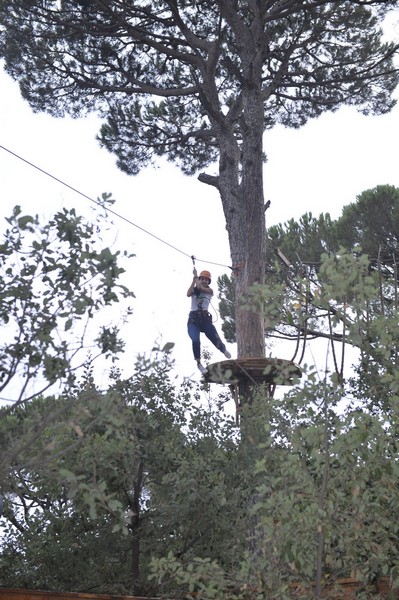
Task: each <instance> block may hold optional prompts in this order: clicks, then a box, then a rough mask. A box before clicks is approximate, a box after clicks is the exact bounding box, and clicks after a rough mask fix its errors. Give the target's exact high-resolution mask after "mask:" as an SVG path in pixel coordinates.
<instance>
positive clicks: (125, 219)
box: [0, 144, 233, 270]
mask: <svg viewBox="0 0 399 600" xmlns="http://www.w3.org/2000/svg"><path fill="white" fill-rule="evenodd" d="M0 148H1V149H2V150H5V152H8V153H9V154H11V155H12V156H14V157H15V158H17V159H18V160H21V161H22V162H24V163H26V164H27V165H29V166H30V167H33V168H34V169H36V170H37V171H40V172H41V173H43V175H46V176H47V177H50V178H51V179H54V181H57V182H58V183H60V184H61V185H63V186H65V187H67V188H69V189H70V190H72V191H73V192H75V193H76V194H79V195H80V196H83V198H86V199H87V200H90V202H93V203H94V204H97V205H98V206H100V207H101V208H103V209H104V210H106V211H108V212H109V213H112V214H113V215H114V216H115V217H118V218H119V219H122V221H125V222H126V223H128V224H129V225H133V227H136V228H137V229H140V231H143V232H144V233H146V234H147V235H150V236H151V237H153V238H155V239H156V240H158V242H161V243H162V244H165V245H166V246H169V248H172V249H173V250H176V252H180V254H183V255H184V256H187V257H188V258H191V259H192V260H193V262H194V260H199V261H200V262H203V263H206V264H209V265H217V266H219V267H226V268H227V269H232V270H233V267H231V266H229V265H224V264H221V263H217V262H212V261H210V260H203V259H198V258H196V257H194V256H193V255H191V254H187V253H186V252H184V251H183V250H180V248H177V247H176V246H173V245H172V244H170V243H169V242H166V241H165V240H163V239H162V238H160V237H158V236H157V235H155V234H154V233H151V232H150V231H148V230H147V229H144V227H141V226H140V225H137V224H136V223H134V222H133V221H131V220H130V219H128V218H127V217H124V216H123V215H121V214H119V213H117V212H116V211H114V210H112V208H108V207H107V206H104V205H103V204H101V202H99V201H98V200H94V199H93V198H91V197H90V196H88V195H87V194H84V193H83V192H81V191H80V190H78V189H76V188H74V187H73V186H72V185H69V183H66V182H65V181H62V179H59V178H58V177H56V176H55V175H52V174H51V173H49V172H48V171H46V170H45V169H42V168H40V167H38V166H37V165H35V164H34V163H32V162H30V161H29V160H27V159H26V158H23V157H22V156H20V155H19V154H17V153H16V152H13V151H12V150H10V149H9V148H6V147H5V146H2V145H1V144H0Z"/></svg>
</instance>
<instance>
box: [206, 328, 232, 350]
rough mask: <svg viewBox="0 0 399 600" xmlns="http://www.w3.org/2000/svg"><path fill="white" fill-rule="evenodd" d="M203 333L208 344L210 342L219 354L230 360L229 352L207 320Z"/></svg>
mask: <svg viewBox="0 0 399 600" xmlns="http://www.w3.org/2000/svg"><path fill="white" fill-rule="evenodd" d="M203 332H204V333H205V335H206V337H207V338H208V340H209V341H210V342H212V344H213V345H214V346H215V347H216V348H217V349H218V350H220V352H223V354H224V355H225V356H226V357H227V358H231V354H230V352H229V351H228V350H227V348H226V345H225V344H224V343H223V341H222V340H221V339H220V336H219V334H218V332H217V331H216V327H215V326H214V325H213V323H212V321H211V320H208V321H207V322H206V323H204V327H203Z"/></svg>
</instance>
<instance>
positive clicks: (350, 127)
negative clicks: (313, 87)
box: [0, 69, 399, 378]
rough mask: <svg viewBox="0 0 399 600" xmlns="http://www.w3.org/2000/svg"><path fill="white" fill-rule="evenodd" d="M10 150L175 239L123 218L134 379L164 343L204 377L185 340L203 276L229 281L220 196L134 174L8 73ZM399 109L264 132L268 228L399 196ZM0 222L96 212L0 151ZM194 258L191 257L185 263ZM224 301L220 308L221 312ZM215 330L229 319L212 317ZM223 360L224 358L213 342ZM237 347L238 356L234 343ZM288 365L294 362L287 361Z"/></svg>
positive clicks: (5, 107) (180, 179)
mask: <svg viewBox="0 0 399 600" xmlns="http://www.w3.org/2000/svg"><path fill="white" fill-rule="evenodd" d="M0 91H1V93H0V146H4V147H6V148H8V149H9V150H11V151H12V152H14V153H16V154H18V155H20V156H22V157H23V158H25V159H27V160H28V161H30V162H32V163H34V164H35V165H37V166H38V167H40V168H42V169H44V170H46V171H48V172H49V173H51V174H52V175H54V176H55V177H57V178H59V179H61V180H63V181H65V182H66V183H68V184H69V185H71V186H73V187H74V188H77V189H79V190H80V191H81V192H82V193H84V194H87V195H88V196H90V197H92V198H94V199H95V198H97V197H98V196H100V195H101V194H102V193H103V192H112V194H113V196H114V198H115V199H116V204H115V205H114V210H115V211H116V212H118V213H120V214H121V215H123V216H124V217H126V218H127V219H129V220H131V221H132V222H133V223H135V224H136V225H138V226H139V227H141V228H143V229H146V230H148V231H149V232H151V233H152V234H153V235H155V236H158V237H159V238H161V239H163V240H165V241H166V242H168V243H169V244H171V245H172V246H174V247H175V248H177V249H178V250H175V249H173V248H170V247H169V246H167V245H165V244H163V243H161V242H159V241H158V240H156V239H154V238H153V237H151V236H150V235H148V234H146V233H144V232H142V231H141V230H140V229H138V228H135V227H133V226H132V225H129V224H128V223H126V222H124V221H123V220H119V219H117V218H116V217H114V218H113V221H114V223H115V227H116V230H117V233H118V240H117V243H118V245H119V246H120V247H121V248H123V249H126V250H128V251H130V252H133V253H135V254H136V258H133V259H132V260H131V262H130V263H129V267H128V277H129V282H130V286H131V288H132V289H133V291H134V292H135V294H136V297H137V298H136V299H135V300H133V302H132V305H133V307H134V316H133V318H132V320H131V322H130V325H129V326H128V328H127V329H126V341H127V355H126V357H125V358H124V361H123V363H122V366H123V369H124V374H125V375H126V376H128V375H129V374H130V373H131V369H132V364H133V360H134V356H135V354H136V353H137V352H140V353H142V352H148V351H150V350H151V348H152V346H153V344H154V342H156V341H158V342H159V343H161V344H163V343H166V342H169V341H173V342H175V343H176V348H175V352H174V357H175V359H176V371H177V373H178V374H179V375H180V376H182V377H184V376H187V377H189V376H194V377H195V378H199V375H200V374H199V372H198V371H197V369H196V368H195V363H194V361H193V359H192V353H191V342H190V340H189V338H188V336H187V333H186V321H187V314H188V311H189V299H188V298H187V297H186V291H187V288H188V286H189V284H190V281H191V277H192V266H193V265H192V261H191V259H190V258H189V256H191V255H194V256H196V257H197V259H198V261H197V267H198V268H199V269H204V268H206V269H208V270H210V271H211V272H212V275H213V280H214V282H215V285H214V289H215V290H216V289H217V288H216V279H217V277H218V276H219V275H221V274H223V273H226V272H230V271H229V269H227V268H225V267H219V266H215V265H212V264H209V262H208V261H210V262H211V263H220V264H222V265H230V258H229V250H228V243H227V233H226V230H225V224H224V218H223V213H222V207H221V202H220V200H219V198H218V195H217V193H216V191H215V190H214V189H213V188H211V187H209V186H205V185H204V184H201V183H199V182H198V181H197V179H196V178H195V177H191V178H189V177H186V176H184V175H182V174H181V173H180V172H179V171H178V169H176V168H175V167H173V166H172V165H169V164H166V163H162V165H160V166H159V168H157V169H152V168H151V169H146V170H145V171H144V172H142V173H141V174H140V175H138V176H136V177H128V176H126V175H124V174H123V173H121V172H120V171H118V169H117V168H116V166H115V159H114V157H113V156H112V155H110V154H109V153H108V152H107V151H106V150H103V149H101V148H100V147H99V144H98V143H97V142H96V140H95V135H96V133H97V132H98V129H99V125H100V122H99V121H98V120H97V119H96V118H95V117H92V118H87V119H85V120H73V119H70V118H65V119H54V118H52V117H50V116H48V115H45V114H34V113H33V112H32V111H31V109H30V107H29V105H28V104H27V103H26V102H24V101H23V100H22V99H21V97H20V94H19V90H18V85H17V84H16V83H15V82H13V80H11V78H10V77H8V76H7V75H6V74H5V73H3V72H2V71H1V69H0ZM398 133H399V107H396V108H395V109H394V110H393V111H392V113H390V114H389V115H384V116H380V117H364V116H362V115H359V114H358V113H356V111H355V110H354V109H350V108H343V109H341V110H340V111H339V112H337V113H335V114H325V115H323V116H321V117H320V118H318V119H317V120H314V121H311V122H309V123H308V124H307V125H306V126H305V127H303V128H301V129H299V130H288V129H284V128H282V127H276V128H275V129H274V130H272V131H270V132H267V133H266V134H265V151H266V154H267V156H268V162H267V164H266V165H265V177H264V181H265V198H266V199H270V200H271V206H270V208H269V210H268V211H267V214H266V216H267V225H272V224H276V223H279V222H284V221H287V220H288V219H290V218H298V217H300V216H301V215H302V214H304V213H305V212H308V211H311V212H312V213H313V214H314V215H318V214H320V213H321V212H329V213H330V214H331V215H332V217H333V218H336V217H338V216H339V215H340V213H341V210H342V207H343V206H345V205H346V204H349V203H351V202H354V201H355V200H356V196H357V195H358V194H360V193H361V192H362V191H364V190H366V189H369V188H372V187H375V186H376V185H380V184H391V185H395V186H398V187H399V168H398V167H399V165H398V161H399V153H398V151H397V139H398ZM0 175H1V186H0V194H1V196H0V218H1V221H2V222H3V223H4V220H3V218H4V217H6V216H8V215H9V214H10V212H11V210H12V208H13V206H14V205H16V204H20V205H21V206H22V208H23V210H24V211H26V212H34V213H39V214H43V215H48V214H52V213H53V212H54V211H55V210H57V209H59V208H60V207H62V206H66V207H71V206H74V207H76V209H77V210H78V211H79V212H81V213H83V214H89V213H90V211H91V209H92V204H91V203H90V202H89V201H88V200H86V199H84V198H82V197H81V196H79V195H77V194H76V193H74V192H73V191H71V190H69V189H68V188H66V187H64V186H62V185H61V184H59V183H57V182H55V181H54V180H52V179H50V178H48V177H46V176H44V175H43V174H42V173H39V172H38V171H36V170H35V169H33V168H32V167H30V166H28V165H26V164H25V163H24V162H22V161H20V160H18V159H16V158H15V157H13V156H11V155H10V154H9V153H8V152H5V151H4V150H3V149H1V148H0ZM186 254H187V255H188V256H185V255H186ZM217 306H218V298H217V297H216V298H215V299H214V301H213V307H214V310H215V311H217ZM215 320H216V323H215V325H216V327H217V328H218V329H219V330H220V325H221V323H220V319H219V320H217V316H216V315H215V314H214V321H215ZM204 347H206V348H207V349H209V350H211V351H212V353H213V358H214V360H215V361H216V360H219V359H220V358H222V355H220V354H219V353H218V351H216V350H215V349H214V348H213V347H212V346H210V345H209V344H208V342H207V341H205V339H204ZM230 350H231V351H232V353H233V356H235V348H234V346H232V347H230ZM280 357H281V358H289V356H280Z"/></svg>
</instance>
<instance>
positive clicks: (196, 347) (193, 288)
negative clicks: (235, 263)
mask: <svg viewBox="0 0 399 600" xmlns="http://www.w3.org/2000/svg"><path fill="white" fill-rule="evenodd" d="M193 275H194V277H193V281H192V283H191V285H190V287H189V288H188V290H187V296H188V297H189V298H190V297H191V311H190V314H189V316H188V323H187V331H188V335H189V336H190V338H191V341H192V343H193V354H194V358H195V360H196V361H197V366H198V368H199V370H200V371H201V373H202V374H204V373H206V368H205V367H204V366H203V365H202V364H201V341H200V333H201V332H202V333H205V335H206V337H207V338H208V340H210V341H211V342H212V344H213V345H214V346H216V348H217V349H218V350H220V352H223V354H224V355H225V357H226V358H231V354H230V352H229V351H228V350H227V349H226V346H225V344H224V343H223V342H222V340H221V339H220V337H219V334H218V332H217V331H216V327H215V326H214V325H213V323H212V315H211V314H210V313H209V312H208V307H209V303H210V301H211V299H212V296H213V290H212V289H211V288H210V287H209V284H210V283H211V274H210V273H209V271H201V273H200V274H199V276H198V274H197V269H196V268H195V267H194V269H193Z"/></svg>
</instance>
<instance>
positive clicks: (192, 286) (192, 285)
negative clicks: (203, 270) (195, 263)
mask: <svg viewBox="0 0 399 600" xmlns="http://www.w3.org/2000/svg"><path fill="white" fill-rule="evenodd" d="M198 282H199V279H198V273H197V269H196V268H195V267H194V269H193V280H192V282H191V285H190V287H189V288H188V290H187V296H192V295H193V293H194V288H195V286H196V285H197V284H198Z"/></svg>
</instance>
